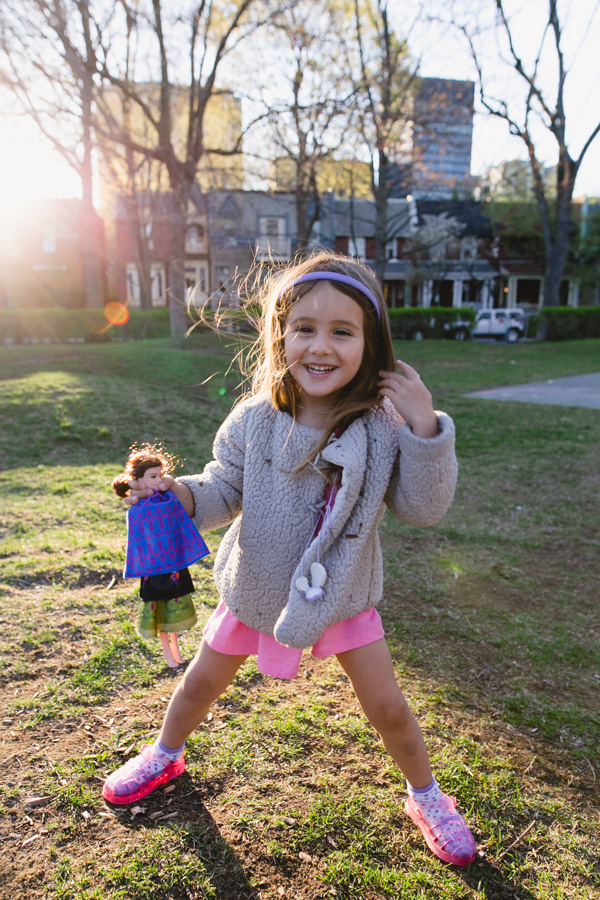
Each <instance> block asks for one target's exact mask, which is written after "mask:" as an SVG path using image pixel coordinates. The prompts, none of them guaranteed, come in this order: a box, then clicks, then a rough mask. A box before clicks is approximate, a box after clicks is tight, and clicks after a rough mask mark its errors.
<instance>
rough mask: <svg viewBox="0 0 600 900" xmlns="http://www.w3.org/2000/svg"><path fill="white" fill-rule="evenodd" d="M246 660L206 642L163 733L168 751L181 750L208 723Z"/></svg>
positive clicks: (185, 678) (181, 686)
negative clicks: (211, 710)
mask: <svg viewBox="0 0 600 900" xmlns="http://www.w3.org/2000/svg"><path fill="white" fill-rule="evenodd" d="M246 659H247V657H246V656H228V655H226V654H224V653H217V651H216V650H211V648H210V647H209V646H208V644H207V643H206V642H205V641H204V640H203V641H202V643H201V644H200V649H199V650H198V652H197V653H196V656H195V657H194V659H193V660H192V662H191V663H190V665H189V666H188V668H187V670H186V672H185V673H184V675H183V678H182V679H181V681H180V682H179V684H178V685H177V687H176V688H175V691H174V692H173V696H172V697H171V700H170V702H169V705H168V707H167V712H166V714H165V718H164V721H163V726H162V730H161V732H160V738H159V739H160V741H161V743H162V744H163V745H164V746H165V747H179V746H181V744H183V742H184V741H185V739H186V738H187V737H188V736H189V735H190V734H191V733H192V731H194V729H195V728H197V727H198V725H199V724H200V722H202V721H203V720H204V718H205V717H206V714H207V713H208V710H209V708H210V706H211V705H212V704H213V703H214V701H215V700H216V699H217V698H218V697H220V696H221V694H222V693H223V692H224V691H225V690H226V689H227V688H228V687H229V685H230V684H231V682H232V680H233V677H234V675H235V673H236V672H237V670H238V669H239V667H240V666H241V665H242V663H243V662H244V661H245V660H246Z"/></svg>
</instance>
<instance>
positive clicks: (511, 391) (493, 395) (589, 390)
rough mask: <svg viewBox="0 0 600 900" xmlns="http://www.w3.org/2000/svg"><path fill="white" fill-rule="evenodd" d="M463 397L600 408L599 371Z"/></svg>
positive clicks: (493, 389) (516, 385) (494, 389)
mask: <svg viewBox="0 0 600 900" xmlns="http://www.w3.org/2000/svg"><path fill="white" fill-rule="evenodd" d="M465 397H477V398H480V399H482V400H511V401H514V402H516V403H545V404H547V405H548V406H586V407H589V408H590V409H600V372H594V373H593V374H592V375H573V376H572V377H571V378H555V379H553V380H550V381H537V382H534V383H533V384H515V385H512V386H509V387H501V388H492V390H489V391H476V392H475V393H473V394H465Z"/></svg>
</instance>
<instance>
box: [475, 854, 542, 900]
mask: <svg viewBox="0 0 600 900" xmlns="http://www.w3.org/2000/svg"><path fill="white" fill-rule="evenodd" d="M460 877H462V880H463V881H464V883H465V885H467V886H468V887H469V888H470V889H471V890H473V891H476V892H477V894H478V895H481V892H482V890H483V891H485V894H484V895H483V896H485V898H486V900H508V898H509V897H511V898H512V897H518V898H519V900H539V895H538V894H532V893H531V891H530V890H528V889H527V888H526V887H523V885H522V884H520V883H519V882H518V881H515V880H514V879H512V878H507V877H506V875H505V874H504V873H503V872H502V871H501V869H500V868H498V867H497V866H496V865H494V863H477V862H476V863H472V864H471V866H469V868H468V870H467V871H466V872H461V873H460Z"/></svg>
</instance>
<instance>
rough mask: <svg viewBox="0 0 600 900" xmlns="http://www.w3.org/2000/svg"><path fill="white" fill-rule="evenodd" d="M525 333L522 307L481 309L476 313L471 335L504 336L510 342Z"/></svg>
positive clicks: (513, 341) (497, 337)
mask: <svg viewBox="0 0 600 900" xmlns="http://www.w3.org/2000/svg"><path fill="white" fill-rule="evenodd" d="M524 334H525V313H524V312H523V310H522V309H482V310H480V311H479V312H478V313H477V318H476V319H475V325H474V326H473V330H472V332H471V337H475V338H479V337H481V338H483V337H493V338H496V339H499V338H504V339H505V340H507V341H509V342H510V343H511V344H513V343H515V341H518V340H519V338H522V337H523V335H524Z"/></svg>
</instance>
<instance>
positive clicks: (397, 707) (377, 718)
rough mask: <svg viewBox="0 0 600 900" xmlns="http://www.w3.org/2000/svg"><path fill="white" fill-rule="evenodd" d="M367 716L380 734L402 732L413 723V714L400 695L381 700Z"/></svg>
mask: <svg viewBox="0 0 600 900" xmlns="http://www.w3.org/2000/svg"><path fill="white" fill-rule="evenodd" d="M367 716H368V719H369V721H370V723H371V725H372V726H373V727H374V728H375V730H376V731H378V732H379V733H380V734H389V733H391V732H401V731H404V730H406V728H408V726H409V725H410V724H411V722H412V721H413V714H412V713H411V711H410V707H409V705H408V703H407V702H406V700H405V699H404V696H403V695H402V694H397V695H395V696H393V697H390V698H382V699H381V701H379V702H378V703H376V704H375V705H374V706H373V708H372V709H370V710H368V711H367Z"/></svg>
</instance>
